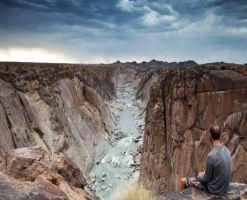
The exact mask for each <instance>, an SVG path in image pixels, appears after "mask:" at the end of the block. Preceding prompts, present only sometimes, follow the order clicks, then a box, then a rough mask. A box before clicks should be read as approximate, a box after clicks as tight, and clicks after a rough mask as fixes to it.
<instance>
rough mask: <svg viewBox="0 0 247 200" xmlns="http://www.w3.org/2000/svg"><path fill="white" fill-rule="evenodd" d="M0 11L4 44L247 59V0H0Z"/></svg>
mask: <svg viewBox="0 0 247 200" xmlns="http://www.w3.org/2000/svg"><path fill="white" fill-rule="evenodd" d="M0 10H1V12H0V35H1V38H0V49H1V48H4V47H10V48H11V47H18V46H22V45H24V46H25V47H29V46H30V47H33V46H35V47H41V48H47V44H51V43H52V44H54V46H56V44H59V45H60V46H62V47H64V49H68V50H69V51H70V52H71V53H72V54H73V53H74V52H78V51H80V52H85V56H86V55H87V56H88V55H89V54H90V55H92V56H93V55H96V54H97V55H100V56H102V57H108V58H110V57H114V58H115V59H116V60H117V59H118V57H121V56H124V58H126V59H128V57H129V58H132V57H138V56H139V57H144V58H147V59H148V58H150V57H152V58H155V57H156V58H160V59H166V58H165V57H164V55H169V56H170V59H173V58H177V57H184V58H188V59H190V58H196V59H200V56H199V55H198V56H197V57H196V56H194V54H195V53H194V52H195V51H198V50H199V49H200V50H201V46H204V47H206V48H205V49H203V50H202V51H203V52H205V54H208V55H209V56H208V58H210V57H214V54H215V55H217V54H218V53H219V52H218V51H219V49H222V48H224V50H227V51H231V50H234V51H235V52H234V53H235V54H236V56H235V57H236V58H238V57H241V59H242V60H245V59H246V58H244V56H243V55H244V53H246V51H247V47H245V45H244V44H245V43H246V42H247V36H246V35H247V1H246V0H237V1H236V0H155V1H153V0H35V1H34V0H0ZM143 41H144V42H143ZM146 47H148V48H146ZM72 49H73V50H72ZM221 52H222V51H221ZM196 53H197V52H196ZM75 54H76V53H75ZM219 55H221V56H222V57H224V54H219ZM242 57H243V58H242ZM236 58H234V59H236ZM168 59H169V58H168ZM234 59H233V60H234ZM208 60H210V59H208ZM241 62H244V61H241ZM245 62H246V61H245Z"/></svg>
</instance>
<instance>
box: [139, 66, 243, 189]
mask: <svg viewBox="0 0 247 200" xmlns="http://www.w3.org/2000/svg"><path fill="white" fill-rule="evenodd" d="M159 74H161V75H159V80H158V81H157V83H155V84H154V85H153V86H152V88H151V92H150V100H149V102H148V105H147V109H146V119H145V122H146V124H145V134H144V143H143V149H142V158H141V174H140V181H141V182H142V183H143V184H144V185H145V186H146V187H148V188H150V189H153V190H155V191H156V192H158V193H163V192H168V191H174V190H177V189H178V188H177V185H178V184H177V183H178V180H179V179H180V178H182V177H185V176H196V174H197V173H198V172H200V171H204V170H205V164H206V163H205V162H206V156H207V154H208V152H209V151H210V149H211V148H212V145H211V144H210V142H209V138H208V129H209V127H210V125H213V124H218V125H219V126H220V127H221V128H222V141H223V142H224V143H225V144H226V146H227V147H228V148H229V149H230V151H231V154H232V158H233V173H232V181H234V182H245V183H246V182H247V76H246V75H247V69H246V67H244V66H240V65H227V64H212V65H202V66H196V67H187V68H169V69H164V70H163V73H159Z"/></svg>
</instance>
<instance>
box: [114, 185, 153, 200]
mask: <svg viewBox="0 0 247 200" xmlns="http://www.w3.org/2000/svg"><path fill="white" fill-rule="evenodd" d="M113 199H114V200H155V197H154V196H153V194H152V192H150V191H149V190H146V189H145V188H144V187H143V186H142V185H140V184H137V183H136V184H131V185H129V186H128V187H126V188H124V189H121V191H120V190H119V191H118V192H116V194H115V195H114V198H113Z"/></svg>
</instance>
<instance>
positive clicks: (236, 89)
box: [0, 60, 247, 200]
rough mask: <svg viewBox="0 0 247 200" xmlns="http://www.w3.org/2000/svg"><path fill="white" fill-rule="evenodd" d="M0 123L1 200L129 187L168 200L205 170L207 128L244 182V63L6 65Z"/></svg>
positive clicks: (85, 195)
mask: <svg viewBox="0 0 247 200" xmlns="http://www.w3.org/2000/svg"><path fill="white" fill-rule="evenodd" d="M0 121H1V123H0V149H1V151H0V191H3V192H1V194H0V199H6V200H7V199H9V200H14V199H23V200H25V199H69V200H70V199H72V200H77V199H78V200H79V199H85V200H94V199H97V198H101V199H104V200H109V199H112V198H113V197H112V194H113V193H114V192H115V191H116V190H118V189H121V188H123V187H124V186H125V185H127V184H129V183H132V182H136V181H139V182H140V183H142V184H143V185H144V186H145V187H146V188H147V189H150V190H152V191H154V192H155V193H156V194H157V195H159V196H161V199H169V194H171V193H170V192H174V191H178V187H177V185H178V184H177V183H178V180H179V179H180V178H182V177H185V176H196V174H197V173H198V172H200V171H204V169H205V164H206V163H205V162H206V156H207V153H208V152H209V151H210V149H211V148H212V146H211V143H210V141H209V138H208V129H209V127H210V126H211V125H213V124H218V125H219V126H220V127H221V129H222V142H224V144H225V145H226V146H227V147H228V148H229V149H230V152H231V154H232V159H233V173H232V182H237V183H238V184H240V183H243V184H242V185H244V184H246V183H247V66H245V65H238V64H227V63H211V64H203V65H198V64H197V63H195V62H193V61H187V62H179V63H176V62H173V63H167V62H162V61H155V60H152V61H150V62H142V63H136V62H131V63H130V62H129V63H121V62H116V63H113V64H97V65H96V64H95V65H93V64H91V65H85V64H48V63H46V64H45V63H9V62H3V63H0ZM241 187H242V186H241ZM242 188H244V189H243V190H245V189H246V187H244V186H243V187H242ZM9 191H11V194H9ZM12 191H13V192H12ZM240 193H241V192H239V194H240ZM241 194H242V193H241ZM4 195H5V196H4ZM242 196H243V195H242ZM241 198H242V197H241ZM244 198H245V197H243V198H242V199H244ZM181 199H182V197H181ZM198 199H199V198H198Z"/></svg>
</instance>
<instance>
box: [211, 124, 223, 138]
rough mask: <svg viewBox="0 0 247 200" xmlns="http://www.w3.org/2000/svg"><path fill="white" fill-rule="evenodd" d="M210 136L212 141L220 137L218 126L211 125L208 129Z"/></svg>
mask: <svg viewBox="0 0 247 200" xmlns="http://www.w3.org/2000/svg"><path fill="white" fill-rule="evenodd" d="M209 132H210V137H211V139H212V140H213V141H215V140H219V139H220V132H221V130H220V127H219V126H217V125H214V126H211V127H210V129H209Z"/></svg>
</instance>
